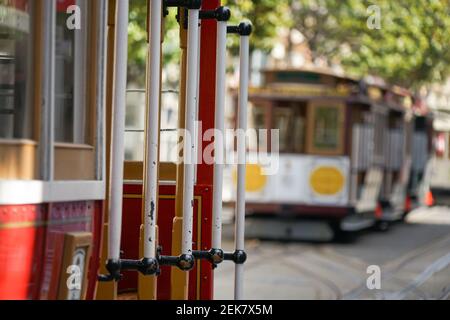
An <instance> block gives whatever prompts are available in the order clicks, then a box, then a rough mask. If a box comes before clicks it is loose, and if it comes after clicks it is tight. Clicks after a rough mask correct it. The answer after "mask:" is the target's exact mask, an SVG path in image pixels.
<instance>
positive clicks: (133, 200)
mask: <svg viewBox="0 0 450 320" xmlns="http://www.w3.org/2000/svg"><path fill="white" fill-rule="evenodd" d="M141 194H142V186H141V185H139V184H135V185H130V184H127V185H125V186H124V203H123V210H124V216H123V223H122V250H123V251H124V253H125V255H124V258H130V259H138V258H139V228H140V225H141V208H142V199H141V198H140V197H141ZM174 195H175V186H174V185H165V186H160V200H159V202H158V208H159V210H158V211H159V215H158V228H159V244H160V245H161V246H162V249H163V251H162V254H163V255H170V253H171V248H172V222H173V218H174V216H175V196H174ZM195 195H196V197H201V206H202V207H201V208H202V214H205V213H206V215H207V216H211V205H210V203H211V188H210V187H202V186H197V187H196V188H195ZM199 205H200V203H199V201H198V200H196V201H195V204H194V213H195V214H194V243H193V248H194V250H197V249H200V246H198V242H197V241H196V239H197V235H198V227H197V226H198V223H199V221H198V219H197V216H198V215H197V214H196V213H197V212H198V206H199ZM202 221H203V220H202ZM200 223H201V228H202V230H201V246H202V247H205V248H208V249H209V248H210V246H211V239H210V238H211V235H210V233H211V225H210V221H208V220H204V222H200ZM211 271H212V268H211V265H210V264H209V263H202V265H201V268H200V278H198V277H197V274H198V273H197V272H198V269H197V267H196V268H195V269H194V270H193V271H192V272H191V273H190V278H189V281H190V284H193V285H190V286H189V298H190V299H192V300H194V299H197V291H198V286H197V281H198V280H199V281H201V287H200V292H201V293H200V296H201V297H202V298H203V299H208V297H209V296H210V292H212V291H211V288H212V283H211V282H210V280H211V279H212V276H211ZM136 288H137V274H136V272H124V279H123V280H122V281H121V282H120V283H119V291H121V292H124V291H132V290H136ZM208 288H209V289H208ZM204 290H205V291H204ZM158 299H160V300H169V299H170V267H162V269H161V275H160V276H159V278H158Z"/></svg>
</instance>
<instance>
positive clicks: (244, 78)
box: [234, 36, 250, 300]
mask: <svg viewBox="0 0 450 320" xmlns="http://www.w3.org/2000/svg"><path fill="white" fill-rule="evenodd" d="M240 39H241V41H240V46H241V48H240V69H239V70H240V71H239V73H240V80H239V103H238V104H239V111H238V112H239V114H238V130H241V133H240V135H238V147H237V148H238V149H237V152H238V177H237V199H236V231H235V232H236V234H235V246H236V251H244V250H245V247H244V245H245V243H244V241H245V171H246V151H247V150H246V138H245V131H246V130H247V102H248V78H249V55H250V53H249V51H250V49H249V42H250V41H249V36H241V37H240ZM243 297H244V265H243V264H236V266H235V279H234V298H235V300H242V299H243Z"/></svg>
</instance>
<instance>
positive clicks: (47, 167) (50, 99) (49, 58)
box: [40, 1, 56, 181]
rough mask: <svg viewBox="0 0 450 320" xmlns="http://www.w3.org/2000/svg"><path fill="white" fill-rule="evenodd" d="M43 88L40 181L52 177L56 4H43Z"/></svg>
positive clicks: (52, 2) (48, 2)
mask: <svg viewBox="0 0 450 320" xmlns="http://www.w3.org/2000/svg"><path fill="white" fill-rule="evenodd" d="M44 16H45V24H44V86H43V98H44V105H43V108H42V120H41V144H40V171H41V178H42V180H46V181H52V180H53V177H54V142H55V141H54V140H55V119H54V114H55V55H56V53H55V52H56V51H55V50H56V49H55V47H56V39H55V37H56V30H55V29H56V4H55V1H45V2H44Z"/></svg>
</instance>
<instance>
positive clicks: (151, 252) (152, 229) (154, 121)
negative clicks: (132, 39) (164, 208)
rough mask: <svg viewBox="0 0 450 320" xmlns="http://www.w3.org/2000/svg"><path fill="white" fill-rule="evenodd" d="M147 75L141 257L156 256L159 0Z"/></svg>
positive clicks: (153, 7) (152, 24) (151, 22)
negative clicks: (142, 253) (142, 255)
mask: <svg viewBox="0 0 450 320" xmlns="http://www.w3.org/2000/svg"><path fill="white" fill-rule="evenodd" d="M149 19H150V20H149V25H150V44H149V53H150V56H149V63H150V68H149V71H150V76H149V83H148V103H149V105H148V116H147V128H146V134H147V137H146V143H147V147H146V152H147V157H146V165H145V168H146V172H145V181H144V184H145V188H144V190H145V199H144V212H145V217H144V237H145V242H144V258H148V259H153V258H155V257H156V220H157V206H158V199H157V195H158V158H159V157H158V154H159V105H160V91H161V83H160V79H161V77H160V72H161V50H160V45H161V21H162V1H161V0H152V1H150V17H149Z"/></svg>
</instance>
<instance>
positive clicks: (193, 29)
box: [181, 9, 200, 255]
mask: <svg viewBox="0 0 450 320" xmlns="http://www.w3.org/2000/svg"><path fill="white" fill-rule="evenodd" d="M199 11H200V10H199V9H189V11H188V12H189V13H188V19H189V21H188V52H187V88H186V133H187V134H186V136H185V137H184V148H183V151H184V161H185V163H184V166H185V167H184V188H183V194H184V198H183V235H182V250H181V251H182V254H184V255H191V254H192V236H193V206H194V180H195V176H194V173H195V161H196V156H197V155H196V154H195V150H196V148H195V145H196V143H197V139H196V137H195V136H194V133H195V121H196V106H197V86H198V54H199V52H198V42H199V28H198V23H199ZM189 135H190V136H191V137H189Z"/></svg>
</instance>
